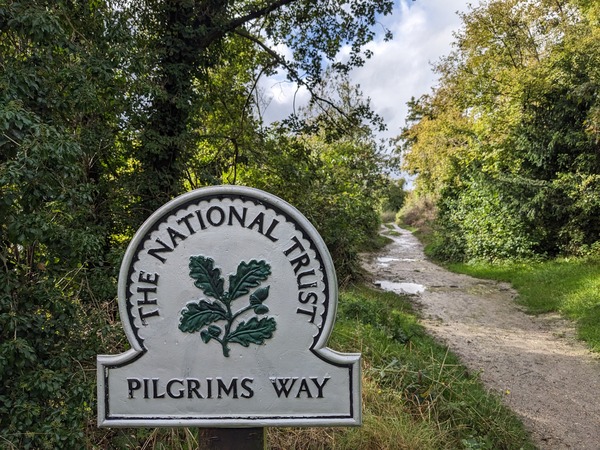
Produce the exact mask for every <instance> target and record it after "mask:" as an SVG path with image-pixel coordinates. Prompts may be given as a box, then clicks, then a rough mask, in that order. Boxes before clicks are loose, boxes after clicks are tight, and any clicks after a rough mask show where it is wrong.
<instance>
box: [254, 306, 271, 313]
mask: <svg viewBox="0 0 600 450" xmlns="http://www.w3.org/2000/svg"><path fill="white" fill-rule="evenodd" d="M254 312H255V313H256V314H266V313H268V312H269V307H268V306H267V305H256V306H255V307H254Z"/></svg>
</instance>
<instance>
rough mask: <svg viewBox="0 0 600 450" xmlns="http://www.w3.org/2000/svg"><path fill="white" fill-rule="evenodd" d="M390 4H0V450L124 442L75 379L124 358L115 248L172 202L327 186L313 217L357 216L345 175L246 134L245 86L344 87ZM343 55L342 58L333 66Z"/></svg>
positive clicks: (251, 102) (88, 388) (293, 141)
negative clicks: (98, 361)
mask: <svg viewBox="0 0 600 450" xmlns="http://www.w3.org/2000/svg"><path fill="white" fill-rule="evenodd" d="M391 8H392V2H391V1H388V0H386V1H376V0H368V1H366V0H365V1H358V0H335V1H333V2H332V1H317V2H313V1H308V0H302V1H301V0H270V1H264V0H247V1H246V0H243V1H242V0H236V1H233V0H232V1H227V2H223V1H216V0H203V1H200V0H175V1H169V2H165V1H158V0H146V1H142V0H138V1H132V2H125V3H124V4H123V2H113V1H110V0H86V1H72V0H56V1H49V0H29V1H18V0H15V1H10V2H0V36H1V37H0V65H1V66H2V70H1V71H0V99H1V100H0V130H1V132H0V147H1V150H0V195H1V196H0V217H2V222H1V223H0V285H1V286H2V287H1V289H0V384H1V385H2V390H0V442H2V443H3V444H2V445H6V446H7V447H8V448H12V447H14V448H65V447H66V448H84V447H85V446H86V444H87V445H89V446H92V445H99V446H102V447H104V446H105V444H106V440H108V436H114V435H117V436H120V437H121V438H122V439H126V440H127V441H128V442H129V443H131V444H132V445H136V443H135V441H136V438H130V437H129V436H128V435H126V434H123V433H121V434H120V432H119V431H103V432H99V431H96V430H95V426H93V425H92V424H93V423H94V422H95V418H94V416H95V406H94V405H95V400H94V394H93V385H94V377H90V376H89V372H90V371H93V370H94V368H95V355H96V354H98V353H115V352H117V351H120V350H123V348H122V345H123V341H120V339H121V337H122V334H120V332H119V331H118V328H119V327H118V326H115V324H116V323H117V317H118V315H117V311H116V302H115V294H116V277H117V271H118V266H119V260H120V257H121V255H122V253H123V250H124V246H125V245H126V244H127V242H128V240H129V239H130V238H131V236H132V234H133V232H134V231H135V230H136V229H137V228H138V227H139V225H140V224H141V222H142V221H143V220H145V219H146V217H147V216H148V214H150V213H151V212H152V211H153V210H154V209H156V208H157V207H158V206H160V205H162V204H163V203H164V202H166V201H167V200H169V199H170V198H172V197H173V196H175V195H178V194H180V193H182V192H184V191H185V190H187V189H190V188H193V187H200V186H203V185H207V184H215V183H221V182H230V183H236V182H239V181H244V182H248V183H252V184H254V185H255V186H265V187H266V188H268V189H269V190H272V191H273V190H274V189H272V188H275V187H277V186H281V187H282V192H284V193H285V194H286V195H288V198H289V199H290V200H291V201H292V202H295V201H296V200H298V201H300V200H302V198H303V197H302V196H301V195H300V193H304V191H301V190H300V189H303V188H304V187H308V188H310V189H319V188H320V187H321V186H323V185H326V186H328V187H331V192H332V193H331V194H327V195H325V194H324V195H323V197H322V199H320V203H318V204H317V203H315V204H313V205H311V207H313V208H314V210H313V211H316V209H317V206H315V205H318V207H325V206H330V207H331V208H332V211H333V208H337V207H338V203H337V200H338V199H342V200H343V201H344V206H343V210H344V211H347V212H354V211H355V210H354V209H353V205H354V202H355V201H359V200H360V202H363V203H359V206H360V207H361V208H363V209H362V210H365V209H364V201H365V198H366V197H365V196H364V194H363V191H360V195H349V196H346V193H347V192H350V193H352V194H353V193H354V192H355V191H352V192H351V191H350V188H349V187H348V186H346V184H348V185H349V186H350V187H353V189H358V188H357V187H355V186H353V185H351V184H350V183H349V176H348V173H349V172H346V173H345V174H344V179H339V180H333V179H332V178H331V175H330V174H326V173H325V171H326V170H333V169H334V168H337V166H335V165H334V164H333V163H331V164H329V165H327V164H325V160H321V159H320V158H313V157H312V156H311V154H312V153H313V149H310V148H309V146H308V145H305V143H304V142H302V140H301V139H298V138H297V136H296V135H295V134H294V133H291V132H289V130H288V132H286V133H285V134H280V133H279V130H278V129H275V128H274V129H266V128H265V127H264V126H263V125H262V123H261V122H260V117H259V114H258V113H257V112H256V107H257V102H256V100H255V98H256V96H255V94H256V85H257V84H256V80H257V79H258V78H259V77H260V76H262V75H263V74H265V73H272V72H273V71H274V70H276V69H282V70H285V71H286V72H287V74H288V77H289V78H290V79H291V80H294V81H295V82H297V83H300V84H302V85H304V86H306V87H307V88H308V89H309V90H310V91H312V92H315V93H316V92H317V90H318V87H319V85H320V83H321V80H322V73H323V70H324V67H325V64H326V63H327V64H330V65H331V66H332V67H334V70H336V71H338V72H340V73H344V72H346V71H348V70H349V69H350V68H351V67H353V66H356V65H359V64H361V63H362V62H363V60H364V58H366V57H368V56H369V55H368V52H366V51H363V50H364V46H365V44H366V43H368V42H369V40H371V39H372V38H373V36H374V34H373V31H372V27H373V25H374V24H375V22H376V18H377V15H378V14H387V13H389V12H390V11H391ZM281 45H286V46H288V48H289V49H290V50H291V52H292V55H293V57H292V58H289V59H286V58H285V57H284V56H283V55H282V54H280V53H278V52H277V51H276V50H275V49H277V48H278V46H281ZM345 45H348V46H349V47H350V48H351V52H350V57H349V59H348V60H347V61H339V60H338V59H337V58H338V53H339V51H340V49H341V48H342V46H345ZM319 101H320V102H323V103H324V104H329V103H328V102H329V100H328V99H326V98H324V97H321V98H320V99H319ZM369 114H370V113H369V112H368V111H367V110H365V109H361V110H359V111H358V113H357V114H355V113H354V112H353V111H351V110H347V111H345V115H347V116H348V117H354V118H355V120H358V118H359V117H361V116H368V115H369ZM342 118H343V117H342V116H339V120H342ZM338 137H339V138H341V136H340V135H338ZM307 139H308V138H307ZM346 145H347V143H346ZM315 146H316V144H315ZM342 150H343V151H342ZM342 150H340V153H344V154H346V153H347V154H352V153H353V152H354V149H351V148H350V147H343V149H342ZM361 151H362V150H361ZM353 158H354V159H352V158H349V161H351V160H352V161H354V163H357V161H356V156H353ZM358 162H359V163H362V161H358ZM348 164H350V162H349V163H348ZM369 164H370V162H369ZM349 168H350V166H348V169H349ZM315 170H316V171H320V173H319V174H318V175H317V176H315V175H314V171H315ZM259 171H260V172H259ZM287 173H295V174H297V176H296V177H295V178H293V180H294V181H295V182H298V183H299V184H298V185H297V186H296V188H297V189H293V188H292V187H290V186H289V185H288V184H286V183H283V182H282V181H281V180H285V178H284V176H285V174H287ZM263 175H265V176H264V179H263V178H262V176H263ZM367 175H368V176H366V178H365V177H363V178H362V179H361V178H360V177H357V180H358V179H360V180H361V181H360V183H361V186H366V184H365V182H366V181H368V179H370V178H369V177H370V176H371V175H370V174H367ZM270 176H271V178H269V177H270ZM314 178H317V179H319V183H314V182H313V181H314V180H313V179H314ZM265 180H272V181H273V185H269V184H264V183H266V181H265ZM325 181H326V182H325ZM334 181H335V182H334ZM288 182H289V181H288ZM321 182H323V184H320V183H321ZM276 183H281V184H279V185H277V184H276ZM303 183H305V184H303ZM356 186H358V185H356ZM275 193H277V192H275ZM308 194H309V197H310V196H312V198H313V199H316V198H317V195H316V192H314V191H310V192H308ZM299 204H301V203H299ZM340 209H342V208H340ZM320 214H321V216H320V217H322V218H326V215H325V212H324V211H320ZM369 220H370V216H369ZM323 223H325V222H323ZM325 226H334V224H325ZM353 242H354V241H353ZM340 245H341V244H340ZM341 253H344V252H341ZM117 325H118V324H117ZM96 433H97V434H96ZM140 433H141V432H140ZM99 436H100V437H99ZM102 439H106V440H105V441H103V442H100V441H101V440H102ZM99 442H100V443H99Z"/></svg>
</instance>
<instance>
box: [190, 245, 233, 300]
mask: <svg viewBox="0 0 600 450" xmlns="http://www.w3.org/2000/svg"><path fill="white" fill-rule="evenodd" d="M189 268H190V277H192V278H193V279H194V280H196V281H195V282H194V286H196V287H197V288H199V289H202V291H203V292H204V294H205V295H208V296H210V297H215V298H218V299H222V298H223V293H224V289H223V285H224V283H225V280H224V279H223V278H221V270H219V269H215V262H214V261H213V259H212V258H206V257H204V256H190V264H189Z"/></svg>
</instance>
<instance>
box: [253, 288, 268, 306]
mask: <svg viewBox="0 0 600 450" xmlns="http://www.w3.org/2000/svg"><path fill="white" fill-rule="evenodd" d="M270 287H271V286H267V287H263V288H260V289H257V290H256V291H254V293H253V294H250V305H252V306H256V305H260V304H262V302H264V301H265V300H266V299H267V297H268V296H269V288H270Z"/></svg>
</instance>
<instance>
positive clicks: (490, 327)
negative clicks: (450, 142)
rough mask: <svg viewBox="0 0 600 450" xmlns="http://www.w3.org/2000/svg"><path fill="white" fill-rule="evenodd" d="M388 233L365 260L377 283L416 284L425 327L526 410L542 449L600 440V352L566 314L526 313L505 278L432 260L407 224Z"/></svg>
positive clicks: (408, 287)
mask: <svg viewBox="0 0 600 450" xmlns="http://www.w3.org/2000/svg"><path fill="white" fill-rule="evenodd" d="M384 234H386V235H388V236H389V237H390V238H392V239H393V243H391V244H389V245H388V246H387V247H385V248H384V249H383V250H382V251H381V252H380V253H378V254H377V255H373V256H372V257H369V260H367V261H365V262H364V264H365V267H366V268H367V270H368V271H369V272H370V273H371V274H372V277H373V283H374V284H376V285H378V286H380V287H382V288H384V289H387V290H395V291H396V292H398V293H402V292H401V291H404V293H411V292H417V293H416V294H413V299H414V302H415V304H416V305H417V307H418V309H420V311H421V315H422V317H423V323H424V325H425V327H426V328H427V330H428V331H429V332H430V333H431V334H432V335H434V336H435V337H437V338H438V339H440V340H442V341H443V342H444V343H445V344H447V345H448V346H449V347H450V349H451V350H452V351H453V352H455V353H456V354H457V355H459V356H460V357H461V359H462V361H463V362H464V364H465V365H466V366H467V367H468V368H469V369H470V370H471V371H473V372H476V373H479V374H480V378H481V380H482V381H483V383H484V384H485V385H486V386H487V387H488V388H489V389H491V390H493V391H496V392H498V393H499V394H500V395H501V396H502V397H503V399H504V402H505V403H506V405H507V406H509V407H510V408H511V409H513V410H514V411H515V412H516V413H517V414H518V415H520V416H521V417H522V419H523V422H524V423H525V426H526V427H527V428H528V429H529V430H530V431H531V433H532V436H533V439H534V441H535V442H536V443H537V445H538V446H539V448H540V449H551V450H559V449H578V450H579V449H599V448H600V358H599V357H598V355H595V354H592V353H591V352H589V351H588V350H587V349H586V348H585V346H584V345H583V344H582V343H580V342H579V341H577V340H576V339H575V331H574V328H573V327H572V326H571V324H570V323H569V322H568V321H566V320H563V319H561V318H560V317H558V316H557V315H543V316H531V315H527V314H525V313H524V312H523V311H522V310H521V309H520V308H519V306H518V305H517V304H516V303H515V302H514V298H515V296H516V293H515V292H514V291H513V290H512V289H511V287H510V285H508V284H506V283H498V282H495V281H486V280H480V279H475V278H472V277H469V276H466V275H460V274H455V273H451V272H449V271H447V270H445V269H443V268H441V267H439V266H437V265H435V264H433V263H431V262H429V261H427V260H426V258H425V256H424V253H423V247H422V245H421V244H420V242H419V241H418V240H417V239H416V238H415V237H414V236H413V235H412V234H411V233H410V232H408V231H405V230H402V229H400V228H398V227H395V231H390V230H388V231H387V232H385V233H384ZM422 288H424V290H423V291H422V292H421V290H422Z"/></svg>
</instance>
